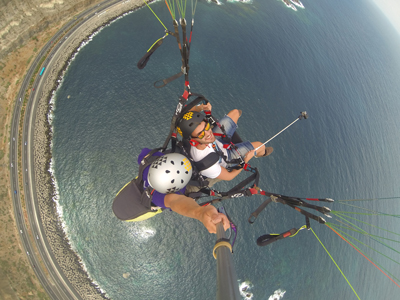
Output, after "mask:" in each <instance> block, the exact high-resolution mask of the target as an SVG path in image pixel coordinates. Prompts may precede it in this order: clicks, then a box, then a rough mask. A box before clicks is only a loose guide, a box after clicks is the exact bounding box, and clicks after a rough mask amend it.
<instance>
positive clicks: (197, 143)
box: [189, 139, 200, 147]
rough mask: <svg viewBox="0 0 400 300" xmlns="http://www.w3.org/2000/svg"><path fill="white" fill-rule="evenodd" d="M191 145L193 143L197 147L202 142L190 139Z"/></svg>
mask: <svg viewBox="0 0 400 300" xmlns="http://www.w3.org/2000/svg"><path fill="white" fill-rule="evenodd" d="M189 143H190V145H192V146H193V147H197V146H198V145H199V144H200V143H199V142H198V141H195V140H193V139H190V140H189Z"/></svg>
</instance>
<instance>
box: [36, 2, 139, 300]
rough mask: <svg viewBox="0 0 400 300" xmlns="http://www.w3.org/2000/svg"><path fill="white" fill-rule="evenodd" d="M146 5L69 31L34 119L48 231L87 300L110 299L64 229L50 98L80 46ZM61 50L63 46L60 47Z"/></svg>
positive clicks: (120, 7)
mask: <svg viewBox="0 0 400 300" xmlns="http://www.w3.org/2000/svg"><path fill="white" fill-rule="evenodd" d="M142 5H143V2H142V1H140V0H131V1H126V2H124V3H119V4H116V5H113V6H112V7H110V8H108V9H107V11H106V13H102V14H99V15H98V16H95V17H92V18H90V19H89V20H88V21H87V22H85V23H84V25H83V26H81V27H80V28H79V29H78V30H76V31H75V32H73V33H72V34H68V33H67V35H68V42H67V43H65V44H66V45H65V46H63V47H62V51H57V52H56V54H55V57H53V59H52V61H54V63H53V64H51V66H50V67H48V68H47V70H46V72H47V77H46V81H45V83H44V88H43V89H42V91H41V94H40V95H39V102H38V105H37V114H36V116H35V122H34V149H33V150H34V169H35V181H36V182H35V184H36V191H37V201H38V204H39V209H40V216H41V221H42V224H43V228H44V231H45V232H44V233H45V235H46V237H47V240H48V242H49V244H50V246H51V251H52V252H53V254H54V256H55V258H56V260H57V262H58V264H59V266H60V267H61V269H62V271H63V272H64V274H65V275H66V277H67V278H68V280H69V281H70V283H71V284H72V286H73V287H74V288H75V289H76V290H77V291H78V293H79V294H80V295H81V296H82V298H83V299H106V296H105V294H104V293H103V292H102V291H101V290H100V288H99V287H98V286H96V285H95V284H94V283H93V282H92V280H91V279H90V278H89V277H88V274H87V272H86V271H85V269H84V266H83V265H82V263H81V260H80V258H79V257H78V255H77V254H76V253H75V252H74V251H73V250H72V248H71V246H70V243H69V240H68V238H67V236H66V234H65V232H64V230H63V228H62V221H61V220H60V219H59V215H58V213H57V207H56V203H55V201H56V200H55V193H56V190H55V187H54V185H53V179H52V177H51V174H50V172H49V168H50V161H51V146H50V143H51V139H52V132H51V125H50V124H49V121H48V114H49V113H50V112H51V109H52V104H51V103H50V100H51V98H52V95H53V93H54V92H55V91H56V89H57V87H58V85H59V84H60V82H61V79H62V75H63V73H64V72H65V70H66V68H67V67H68V65H69V62H70V60H71V59H72V58H73V56H74V55H75V53H76V52H77V51H78V49H79V48H80V47H81V46H82V43H85V41H87V40H88V39H90V37H91V36H92V35H93V34H95V33H96V32H98V31H99V30H101V28H102V27H104V26H106V25H107V24H110V22H112V21H113V20H115V19H116V18H118V17H120V16H121V15H123V14H125V13H128V12H131V11H134V10H135V9H138V8H139V7H141V6H142ZM60 50H61V49H60Z"/></svg>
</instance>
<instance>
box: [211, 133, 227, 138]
mask: <svg viewBox="0 0 400 300" xmlns="http://www.w3.org/2000/svg"><path fill="white" fill-rule="evenodd" d="M214 135H215V136H222V137H225V134H222V133H214Z"/></svg>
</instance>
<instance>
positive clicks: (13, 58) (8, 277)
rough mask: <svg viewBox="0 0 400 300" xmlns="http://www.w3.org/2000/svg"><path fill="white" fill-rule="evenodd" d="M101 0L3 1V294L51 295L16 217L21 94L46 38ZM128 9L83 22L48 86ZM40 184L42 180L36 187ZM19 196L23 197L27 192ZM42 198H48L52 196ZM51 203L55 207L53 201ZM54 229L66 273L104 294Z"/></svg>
mask: <svg viewBox="0 0 400 300" xmlns="http://www.w3.org/2000/svg"><path fill="white" fill-rule="evenodd" d="M126 2H129V5H128V4H126V5H128V6H131V7H134V6H137V5H134V4H133V3H134V2H135V3H137V2H138V1H136V0H135V1H126ZM99 3H101V1H100V0H70V1H63V0H49V1H46V0H0V33H1V34H0V36H1V38H0V166H1V167H0V299H49V298H48V296H47V295H46V292H45V291H44V289H43V288H42V287H41V285H40V283H39V282H38V280H37V278H36V276H35V274H34V272H33V270H32V268H31V266H30V264H29V263H28V260H27V258H26V254H25V252H24V250H23V248H22V246H21V244H20V239H19V232H18V231H17V229H16V226H15V220H14V212H13V207H12V198H11V191H10V178H9V177H10V167H11V166H10V161H9V153H8V152H9V143H10V122H11V118H12V112H13V109H14V103H15V101H16V96H17V93H18V91H19V89H20V86H21V83H22V79H23V78H24V75H25V74H26V72H27V70H28V68H29V67H30V64H31V63H32V61H33V58H34V57H35V56H36V55H37V54H38V53H39V51H40V49H41V48H42V47H43V46H44V45H45V44H46V43H47V41H48V40H49V39H50V38H51V37H52V36H53V35H54V34H55V33H56V32H57V31H58V30H59V29H60V28H61V27H62V26H63V25H64V24H66V23H67V22H68V21H70V20H71V19H72V18H74V17H75V16H76V15H78V14H79V13H80V12H82V11H84V10H85V9H87V8H89V7H92V6H95V5H98V4H99ZM125 9H126V6H125V5H121V6H119V7H117V8H116V9H113V10H112V13H111V11H110V13H107V16H104V19H103V18H99V19H98V22H97V20H96V22H88V23H89V24H87V25H86V24H85V25H86V26H84V27H83V28H82V29H81V30H80V32H79V36H77V37H76V38H75V39H74V40H73V41H71V44H70V45H69V46H68V47H67V49H66V51H65V53H64V57H61V58H60V59H59V61H58V63H57V64H56V66H55V67H54V69H53V71H52V76H50V77H51V78H50V77H49V78H48V82H47V86H48V88H47V89H46V90H47V91H50V90H51V89H52V88H53V86H54V81H53V82H50V81H51V80H54V79H55V78H57V74H59V72H60V71H61V70H62V68H63V67H64V64H65V61H66V60H67V59H68V57H69V55H70V54H71V53H72V52H73V51H74V49H76V47H77V46H78V45H79V43H80V41H82V40H83V39H85V37H86V36H87V35H89V34H90V33H91V32H93V30H95V29H96V28H97V27H98V26H101V25H102V24H101V23H102V22H103V23H104V22H107V21H108V19H109V18H115V16H117V15H119V14H121V13H123V12H124V10H125ZM107 18H108V19H107ZM100 19H102V20H100ZM49 72H50V70H49ZM42 97H43V99H44V100H45V99H46V98H47V97H46V95H42ZM43 103H44V104H43V105H42V106H41V107H42V108H44V109H45V108H46V107H47V105H46V104H45V101H43ZM39 112H40V110H39ZM38 114H39V115H40V116H41V118H43V116H44V115H45V113H44V112H41V113H38ZM39 119H40V118H39ZM39 121H40V120H39ZM42 124H44V122H42ZM37 126H38V125H37ZM38 130H39V131H40V130H42V134H40V136H41V137H44V136H45V134H44V133H45V131H46V128H43V126H42V127H40V126H38V127H37V131H38ZM36 138H37V137H36ZM43 143H46V141H43ZM43 150H44V149H43ZM36 163H38V162H36ZM41 171H43V168H38V170H37V172H41ZM39 177H40V176H39ZM20 180H21V178H20ZM40 186H41V184H39V186H38V188H39V187H40ZM39 190H41V191H42V192H43V191H44V193H42V196H43V195H45V194H46V193H48V192H47V191H48V189H47V187H43V188H41V187H40V188H39ZM21 193H22V191H21ZM20 196H21V198H23V194H21V195H20ZM40 198H43V197H40ZM44 198H46V199H47V200H48V198H49V196H46V197H44ZM39 200H40V199H39ZM48 207H49V208H51V205H48ZM50 215H51V216H53V217H54V214H53V213H51V209H50V210H49V211H48V213H45V212H44V211H42V218H45V221H44V223H51V224H55V223H57V220H55V219H53V217H51V220H50V219H49V216H50ZM24 217H25V221H26V222H27V215H26V213H24ZM48 220H50V222H48ZM56 227H57V226H56ZM53 228H55V227H53ZM28 230H29V228H28ZM49 230H50V231H51V230H52V227H51V226H48V227H47V230H46V231H47V233H49V232H48V231H49ZM56 231H57V232H55V234H53V235H52V236H60V239H59V241H57V240H56V239H54V243H52V248H53V251H54V250H55V249H58V252H60V253H55V254H56V255H57V256H58V257H64V258H68V259H67V260H66V261H65V262H63V263H62V268H63V270H64V272H65V271H66V269H69V270H70V271H69V272H67V273H68V274H67V276H68V278H69V279H70V280H71V281H72V283H73V284H74V285H75V287H76V288H77V289H78V290H79V293H80V294H81V296H82V297H83V298H84V299H100V298H103V297H102V295H101V294H100V293H99V292H98V291H96V289H95V288H94V287H93V286H92V285H91V283H90V280H89V279H88V278H87V277H86V276H87V275H86V274H85V272H82V269H81V268H80V267H79V261H78V259H77V257H76V256H74V254H73V253H71V252H70V249H68V245H65V239H64V238H62V234H60V232H59V231H58V230H56ZM56 252H57V251H56ZM36 255H38V253H36ZM68 261H69V262H68ZM67 262H68V263H67ZM74 270H75V271H74ZM73 279H75V280H73Z"/></svg>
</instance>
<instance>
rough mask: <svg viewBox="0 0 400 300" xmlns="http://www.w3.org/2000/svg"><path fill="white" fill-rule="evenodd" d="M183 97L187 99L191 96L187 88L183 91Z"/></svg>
mask: <svg viewBox="0 0 400 300" xmlns="http://www.w3.org/2000/svg"><path fill="white" fill-rule="evenodd" d="M187 83H188V84H189V82H187ZM182 97H183V98H184V99H185V100H187V99H188V97H189V92H188V91H187V90H185V91H184V92H183V95H182Z"/></svg>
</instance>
